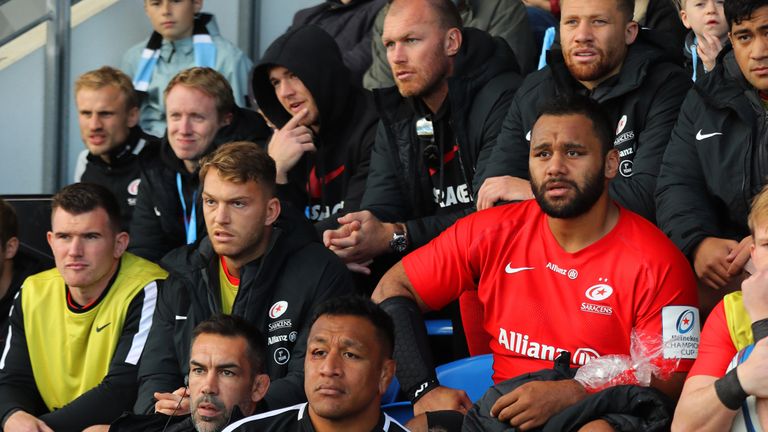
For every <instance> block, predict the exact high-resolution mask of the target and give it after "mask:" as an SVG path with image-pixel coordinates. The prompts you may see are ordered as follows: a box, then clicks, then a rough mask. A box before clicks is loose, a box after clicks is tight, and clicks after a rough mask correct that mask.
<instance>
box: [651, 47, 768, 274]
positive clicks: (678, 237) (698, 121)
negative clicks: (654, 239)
mask: <svg viewBox="0 0 768 432" xmlns="http://www.w3.org/2000/svg"><path fill="white" fill-rule="evenodd" d="M767 153H768V114H767V113H766V109H765V107H764V106H763V104H762V102H761V100H760V97H759V95H758V93H757V91H756V90H755V88H754V87H752V86H751V85H750V84H749V83H748V82H747V81H746V79H745V78H744V76H743V74H742V73H741V70H740V69H739V66H738V64H736V59H735V58H734V55H733V51H732V48H731V47H730V46H726V47H725V48H724V49H723V51H722V52H721V53H720V56H719V58H718V64H717V65H716V66H715V68H714V69H713V70H712V72H710V73H708V74H707V75H706V76H705V77H704V78H703V79H700V80H698V81H696V84H695V85H694V87H693V90H691V91H690V92H689V93H688V96H687V97H686V99H685V102H684V103H683V107H682V109H681V110H680V117H679V118H678V121H677V124H676V125H675V128H674V130H673V131H672V137H671V138H670V141H669V146H668V147H667V151H666V153H665V154H664V160H663V163H662V167H661V174H660V175H659V181H658V188H657V192H656V203H657V209H658V210H657V213H658V219H659V227H660V228H661V229H662V231H664V233H665V234H667V236H668V237H669V238H670V239H672V241H673V242H674V243H675V245H677V247H678V248H680V250H682V251H683V253H684V254H685V255H686V256H688V258H689V259H692V258H693V253H694V251H695V250H696V248H697V247H698V245H699V243H701V241H702V240H704V239H705V238H706V237H718V238H727V239H733V240H736V241H741V240H742V239H743V238H744V237H746V236H748V235H749V227H748V226H747V215H748V214H749V209H750V205H751V201H752V197H754V196H755V195H756V194H757V193H758V192H759V191H760V189H761V188H762V186H763V185H764V184H765V175H766V174H768V163H766V162H767V160H766V159H767V158H768V154H767Z"/></svg>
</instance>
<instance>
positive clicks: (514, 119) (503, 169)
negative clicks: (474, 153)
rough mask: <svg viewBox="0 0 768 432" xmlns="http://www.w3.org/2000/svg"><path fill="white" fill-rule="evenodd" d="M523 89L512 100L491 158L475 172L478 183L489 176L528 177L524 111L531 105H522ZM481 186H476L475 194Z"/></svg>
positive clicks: (527, 149) (527, 143)
mask: <svg viewBox="0 0 768 432" xmlns="http://www.w3.org/2000/svg"><path fill="white" fill-rule="evenodd" d="M521 99H522V94H521V91H519V92H517V95H516V96H515V98H514V99H513V100H512V103H511V104H510V106H509V109H508V111H507V112H506V115H505V117H504V121H503V122H502V124H501V130H500V131H499V135H498V137H497V138H496V145H495V146H494V147H493V149H492V151H491V156H490V158H489V159H488V160H487V161H485V163H484V164H483V166H478V170H477V173H476V174H475V178H476V180H477V181H476V182H475V183H476V184H478V185H482V184H483V182H484V181H485V180H486V179H487V178H489V177H497V176H506V175H508V176H512V177H519V178H522V179H526V180H527V179H528V177H529V175H528V153H529V146H530V144H529V142H528V140H527V139H526V136H525V135H526V132H527V131H525V130H523V120H522V111H523V110H529V109H531V108H530V107H525V106H524V107H521ZM479 189H480V187H479V186H478V187H476V188H475V196H477V192H478V190H479Z"/></svg>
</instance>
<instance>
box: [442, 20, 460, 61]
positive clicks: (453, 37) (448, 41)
mask: <svg viewBox="0 0 768 432" xmlns="http://www.w3.org/2000/svg"><path fill="white" fill-rule="evenodd" d="M461 43H462V35H461V30H459V29H458V28H456V27H453V28H451V29H449V30H448V32H446V33H445V55H447V56H449V57H453V56H455V55H456V54H458V53H459V50H460V49H461Z"/></svg>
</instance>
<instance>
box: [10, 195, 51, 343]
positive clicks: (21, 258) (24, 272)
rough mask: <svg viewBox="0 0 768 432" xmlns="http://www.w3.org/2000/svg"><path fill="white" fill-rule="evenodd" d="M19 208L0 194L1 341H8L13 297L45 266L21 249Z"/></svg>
mask: <svg viewBox="0 0 768 432" xmlns="http://www.w3.org/2000/svg"><path fill="white" fill-rule="evenodd" d="M18 235H19V225H18V219H17V218H16V211H15V210H14V209H13V207H11V205H10V204H8V203H7V202H5V201H4V200H3V199H2V198H0V257H2V260H3V261H2V263H0V345H5V337H6V334H7V333H8V316H9V315H10V312H11V306H12V305H13V300H14V297H16V293H18V292H19V289H21V284H22V283H23V282H24V280H25V279H26V278H27V276H31V275H33V274H35V273H37V272H39V271H42V270H44V269H43V268H42V264H41V263H40V262H38V261H37V260H36V259H35V258H33V257H32V256H30V255H29V254H27V253H25V252H24V251H22V250H21V249H20V244H19V237H18Z"/></svg>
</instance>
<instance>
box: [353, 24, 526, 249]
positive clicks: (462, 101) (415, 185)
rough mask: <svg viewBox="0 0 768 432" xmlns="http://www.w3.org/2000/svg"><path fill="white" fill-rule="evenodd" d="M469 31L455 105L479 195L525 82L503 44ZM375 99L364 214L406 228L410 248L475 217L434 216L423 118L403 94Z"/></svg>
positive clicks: (453, 84) (459, 61) (466, 168)
mask: <svg viewBox="0 0 768 432" xmlns="http://www.w3.org/2000/svg"><path fill="white" fill-rule="evenodd" d="M462 32H463V36H464V41H463V43H462V46H461V49H460V51H459V53H458V54H457V56H456V58H455V60H454V74H453V76H451V77H450V78H448V101H449V103H450V122H451V124H452V126H453V133H454V136H455V137H456V141H457V144H458V147H459V149H458V155H459V159H460V165H461V167H462V168H463V173H464V176H465V179H464V180H465V181H466V184H467V185H468V186H469V187H470V188H471V189H472V190H471V191H470V194H471V195H474V194H475V193H476V191H477V189H478V188H479V187H480V183H479V181H478V177H477V173H478V172H481V171H482V167H483V165H484V164H486V163H487V162H488V158H489V157H490V154H491V149H492V148H493V146H494V144H495V143H496V136H497V135H498V133H499V130H500V128H501V122H502V120H503V118H504V115H505V114H506V112H507V108H508V107H509V104H510V103H511V101H512V97H513V96H514V93H515V90H517V88H518V86H519V85H520V82H521V80H522V79H521V78H520V74H519V73H518V69H517V62H516V61H515V55H514V54H513V53H512V50H511V49H510V48H509V45H507V43H506V42H505V41H504V40H503V39H501V38H498V37H495V38H494V37H491V36H490V35H489V34H488V33H486V32H484V31H481V30H477V29H473V28H464V30H463V31H462ZM374 96H375V98H376V104H377V107H378V109H379V113H380V116H381V121H380V122H379V125H378V130H377V131H376V142H375V144H374V147H373V153H372V154H371V170H370V173H369V174H368V184H367V185H366V190H365V194H364V195H363V202H362V208H363V209H365V210H370V211H371V212H372V213H373V214H374V215H376V217H377V218H379V219H380V220H382V221H383V222H404V221H405V222H406V225H407V228H408V236H409V237H410V239H409V240H410V244H411V245H412V246H413V247H419V246H422V245H424V244H426V243H427V242H428V241H429V240H431V239H433V238H434V237H437V235H438V234H440V233H441V232H442V231H443V230H445V229H446V228H448V227H449V226H451V225H452V224H453V223H454V222H455V221H456V220H457V219H459V218H460V217H462V216H465V215H466V214H468V213H469V212H471V211H472V210H471V209H466V210H459V211H455V212H452V213H449V214H442V215H436V214H435V213H436V212H437V210H438V204H437V203H435V201H434V197H433V192H432V184H431V180H430V177H429V172H428V170H427V167H426V165H425V164H424V163H423V159H422V155H421V151H420V143H419V142H418V137H417V136H416V121H417V120H418V119H419V118H420V117H422V115H421V114H418V113H417V112H416V111H415V110H414V108H413V106H414V103H413V101H411V100H408V99H405V98H403V97H402V96H401V95H400V93H399V92H398V90H397V88H396V87H391V88H387V89H377V90H374Z"/></svg>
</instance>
